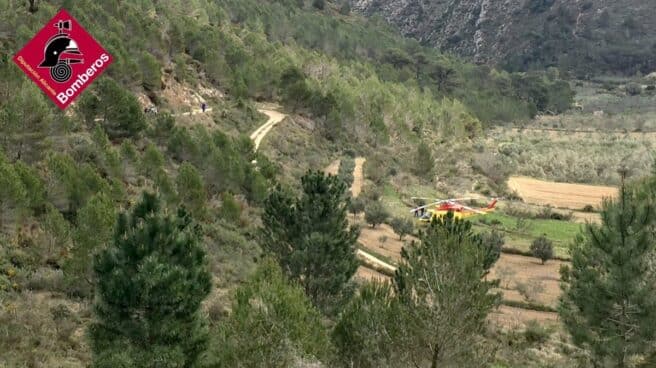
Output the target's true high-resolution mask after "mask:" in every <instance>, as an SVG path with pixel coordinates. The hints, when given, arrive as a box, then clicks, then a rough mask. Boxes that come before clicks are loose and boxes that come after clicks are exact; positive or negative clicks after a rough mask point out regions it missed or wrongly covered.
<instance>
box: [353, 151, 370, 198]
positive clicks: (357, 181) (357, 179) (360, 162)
mask: <svg viewBox="0 0 656 368" xmlns="http://www.w3.org/2000/svg"><path fill="white" fill-rule="evenodd" d="M365 162H367V159H366V158H364V157H358V158H356V159H355V168H354V169H353V184H352V185H351V194H352V195H353V198H355V197H357V196H359V195H360V193H362V185H363V183H364V170H363V167H364V163H365Z"/></svg>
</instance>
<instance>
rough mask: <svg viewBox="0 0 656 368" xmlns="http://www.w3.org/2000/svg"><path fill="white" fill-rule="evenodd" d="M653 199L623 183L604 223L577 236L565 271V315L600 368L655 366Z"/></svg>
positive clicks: (576, 339)
mask: <svg viewBox="0 0 656 368" xmlns="http://www.w3.org/2000/svg"><path fill="white" fill-rule="evenodd" d="M653 200H654V198H653V197H651V198H640V199H637V198H636V197H635V194H634V193H633V192H631V191H630V190H629V189H628V188H627V187H626V186H625V185H624V184H623V185H622V188H621V190H620V197H619V199H618V200H617V201H615V202H612V201H610V202H606V203H605V204H604V210H603V212H602V220H603V222H602V224H601V225H600V226H597V225H592V224H591V225H588V226H587V227H586V229H585V231H584V232H583V233H582V234H581V235H580V236H578V237H577V239H576V242H575V244H574V247H573V248H572V268H571V270H566V271H565V272H563V279H564V280H565V281H567V282H566V283H563V291H564V292H563V295H562V298H561V302H560V308H559V312H560V316H561V318H562V320H563V322H564V326H565V327H566V328H567V329H568V330H569V332H570V333H571V334H572V337H573V340H574V343H575V344H576V345H578V346H580V347H582V348H583V349H586V350H588V351H589V352H590V355H591V357H592V360H593V364H594V366H595V367H607V366H608V367H629V366H641V367H642V366H644V367H653V366H655V365H656V269H655V268H654V259H655V255H656V253H655V250H656V239H655V238H654V207H653ZM635 363H638V364H637V365H636V364H635Z"/></svg>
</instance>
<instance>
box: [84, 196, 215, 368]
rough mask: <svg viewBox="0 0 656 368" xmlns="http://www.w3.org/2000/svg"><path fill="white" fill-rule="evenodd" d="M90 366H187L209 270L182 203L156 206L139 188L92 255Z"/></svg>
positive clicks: (193, 358) (197, 349) (202, 339)
mask: <svg viewBox="0 0 656 368" xmlns="http://www.w3.org/2000/svg"><path fill="white" fill-rule="evenodd" d="M94 272H95V278H96V285H95V286H96V301H95V305H94V311H95V322H94V323H93V324H92V326H91V328H90V336H91V347H92V351H93V366H94V367H96V368H105V367H106V368H110V367H111V368H116V367H126V368H127V367H152V368H155V367H157V368H162V367H171V368H173V367H176V368H177V367H195V366H197V362H198V360H199V356H200V354H201V353H203V351H204V350H205V347H206V343H207V339H208V335H207V329H206V326H205V321H204V319H203V317H202V316H201V311H200V307H201V303H202V301H203V299H205V297H207V295H208V294H209V292H210V288H211V275H210V273H209V272H208V267H207V264H206V261H205V252H204V250H203V247H202V245H201V244H200V243H199V233H198V229H197V228H196V227H195V226H194V224H193V222H192V220H191V218H190V217H189V216H188V214H187V213H185V212H184V210H182V209H180V210H178V212H177V214H175V215H173V214H168V213H164V212H163V211H162V210H161V209H160V203H159V200H158V199H157V198H156V197H155V196H154V195H152V194H148V193H146V194H144V196H143V199H142V201H141V202H140V203H139V204H138V205H137V206H136V207H135V208H134V209H133V210H132V211H131V213H130V214H129V215H128V214H125V213H124V214H121V215H120V216H119V218H118V222H117V225H116V233H115V235H114V240H113V244H112V245H111V246H110V247H109V248H108V249H105V250H103V251H102V252H100V253H99V254H98V255H97V256H96V257H95V261H94Z"/></svg>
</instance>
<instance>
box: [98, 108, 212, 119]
mask: <svg viewBox="0 0 656 368" xmlns="http://www.w3.org/2000/svg"><path fill="white" fill-rule="evenodd" d="M208 112H212V108H211V107H208V108H206V109H205V112H203V110H201V109H193V110H191V111H189V112H183V113H179V114H171V116H173V117H176V116H193V115H198V114H206V113H208ZM93 121H94V122H98V121H103V118H95V119H93Z"/></svg>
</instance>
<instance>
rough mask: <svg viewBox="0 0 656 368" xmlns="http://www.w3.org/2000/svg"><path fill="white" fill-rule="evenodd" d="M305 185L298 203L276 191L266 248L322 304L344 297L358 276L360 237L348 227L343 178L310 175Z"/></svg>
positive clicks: (269, 207) (267, 217) (266, 221)
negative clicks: (346, 288)
mask: <svg viewBox="0 0 656 368" xmlns="http://www.w3.org/2000/svg"><path fill="white" fill-rule="evenodd" d="M301 185H302V193H301V195H300V196H299V197H294V196H293V195H291V194H290V193H288V192H286V191H284V190H283V189H282V188H281V187H278V188H276V189H275V190H274V191H273V192H272V193H271V194H270V195H269V197H268V198H267V200H266V201H265V211H264V214H263V215H262V222H263V225H264V227H263V229H262V245H263V247H264V249H265V250H267V251H269V252H271V253H272V254H273V255H274V256H275V257H276V259H277V260H278V262H279V263H280V265H281V267H282V269H283V270H284V271H285V273H286V274H287V275H288V276H289V277H290V278H291V279H293V280H297V281H298V282H299V283H300V284H301V285H302V286H303V288H304V289H305V292H306V293H307V294H308V296H310V298H312V300H313V301H314V302H315V304H322V303H323V302H325V301H326V300H330V299H331V298H334V297H336V296H339V295H341V294H342V292H343V291H344V290H345V286H346V285H347V283H348V282H349V280H350V279H351V277H352V276H353V274H354V273H355V271H356V270H357V268H358V261H357V259H356V257H355V243H356V241H357V238H358V235H359V231H358V230H357V229H354V228H351V227H349V225H348V221H347V218H346V217H347V208H348V203H349V202H348V201H349V200H348V197H347V196H346V194H345V193H346V185H345V184H344V183H343V182H342V181H341V180H340V179H339V178H337V177H335V176H331V175H329V176H326V175H324V173H322V172H318V171H317V172H308V173H307V174H306V175H305V176H303V178H302V179H301Z"/></svg>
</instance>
